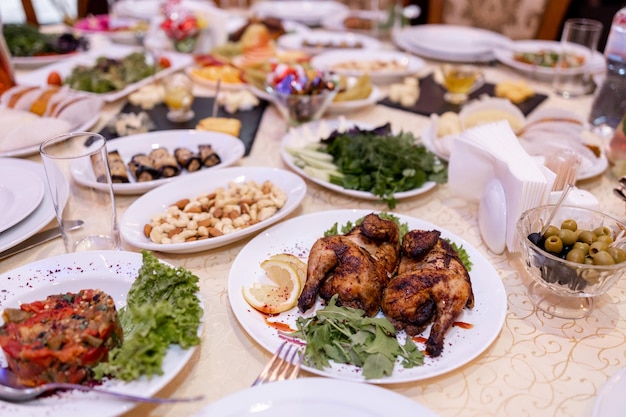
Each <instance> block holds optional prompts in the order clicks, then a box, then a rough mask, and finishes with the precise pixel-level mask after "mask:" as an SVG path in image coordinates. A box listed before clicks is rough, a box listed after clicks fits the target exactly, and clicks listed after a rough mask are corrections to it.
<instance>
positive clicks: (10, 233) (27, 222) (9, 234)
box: [0, 158, 69, 252]
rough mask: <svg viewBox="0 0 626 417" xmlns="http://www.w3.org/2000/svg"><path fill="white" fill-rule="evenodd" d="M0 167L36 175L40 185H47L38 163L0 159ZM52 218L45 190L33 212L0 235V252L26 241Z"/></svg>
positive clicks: (49, 199) (48, 195)
mask: <svg viewBox="0 0 626 417" xmlns="http://www.w3.org/2000/svg"><path fill="white" fill-rule="evenodd" d="M0 165H2V167H3V168H6V169H12V168H16V169H26V170H28V171H30V172H32V173H33V174H35V175H37V177H38V178H39V179H40V180H41V181H42V183H44V184H46V183H47V180H46V173H45V171H44V168H43V165H41V164H39V163H36V162H32V161H28V160H24V159H13V158H0ZM45 187H47V186H45ZM45 187H44V188H45ZM68 193H69V184H68V186H67V190H66V192H65V194H66V195H67V194H68ZM54 218H55V213H54V206H53V204H52V198H51V197H50V193H49V192H48V190H47V189H45V191H44V195H43V199H42V200H41V203H40V204H39V206H37V208H36V209H35V210H33V211H32V213H30V215H29V216H28V217H26V218H25V219H24V220H22V221H21V222H19V223H18V224H16V225H15V226H13V227H11V228H10V229H7V230H5V231H4V232H2V233H0V252H1V251H3V250H5V249H8V248H10V247H12V246H15V245H17V244H18V243H20V242H22V241H24V240H26V239H28V238H29V237H31V236H32V235H34V234H35V233H37V232H38V231H39V230H41V229H42V228H43V227H44V226H46V225H47V224H48V223H50V221H51V220H52V219H54Z"/></svg>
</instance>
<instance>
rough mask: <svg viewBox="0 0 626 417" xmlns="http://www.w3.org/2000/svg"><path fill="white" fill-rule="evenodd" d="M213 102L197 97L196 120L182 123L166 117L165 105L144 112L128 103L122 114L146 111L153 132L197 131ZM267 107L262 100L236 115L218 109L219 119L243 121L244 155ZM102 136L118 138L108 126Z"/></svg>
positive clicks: (195, 102) (252, 141) (194, 107)
mask: <svg viewBox="0 0 626 417" xmlns="http://www.w3.org/2000/svg"><path fill="white" fill-rule="evenodd" d="M213 101H214V98H213V97H196V98H195V100H194V102H193V105H192V106H191V107H192V109H193V111H194V112H195V116H194V118H193V119H191V120H189V121H187V122H182V123H174V122H171V121H169V120H168V118H167V116H166V115H167V111H168V110H167V106H165V104H159V105H157V106H155V107H154V108H153V109H151V110H142V109H141V107H139V106H133V105H132V104H130V103H126V105H125V106H124V107H123V108H122V110H121V112H120V113H139V112H141V111H145V112H146V113H148V115H149V116H150V118H151V119H152V121H153V123H154V125H155V128H154V129H153V130H152V131H157V130H171V129H195V127H196V125H197V124H198V122H199V121H200V120H201V119H204V118H205V117H209V116H210V115H211V112H212V111H213ZM267 105H268V103H267V101H265V100H260V103H259V104H258V105H257V106H255V107H254V108H253V109H251V110H247V111H238V112H236V113H235V114H228V113H227V112H226V111H225V110H224V109H223V108H221V106H220V107H219V109H218V112H217V117H232V118H235V119H239V120H241V132H240V133H239V138H240V139H241V141H242V142H243V144H244V146H245V149H246V150H245V154H244V155H248V154H249V153H250V150H251V149H252V144H253V143H254V138H255V137H256V132H257V130H258V129H259V125H260V123H261V118H262V117H263V113H264V112H265V109H266V108H267ZM100 134H101V135H102V136H104V137H105V138H107V139H115V138H117V137H118V136H117V135H116V134H114V133H113V132H111V131H110V130H109V128H108V127H106V126H105V128H104V129H102V131H101V132H100Z"/></svg>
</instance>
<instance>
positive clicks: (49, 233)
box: [0, 220, 85, 260]
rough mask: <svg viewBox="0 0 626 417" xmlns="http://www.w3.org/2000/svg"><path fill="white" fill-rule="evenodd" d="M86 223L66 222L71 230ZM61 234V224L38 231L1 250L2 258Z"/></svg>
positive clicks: (0, 256) (80, 221)
mask: <svg viewBox="0 0 626 417" xmlns="http://www.w3.org/2000/svg"><path fill="white" fill-rule="evenodd" d="M84 223H85V222H83V221H82V220H69V221H68V222H66V225H67V226H69V230H74V229H78V228H79V227H81V226H82V225H83V224H84ZM59 236H61V228H60V227H59V226H57V227H54V228H52V229H48V230H44V231H42V232H39V233H36V234H34V235H32V236H31V237H29V238H28V239H26V240H25V241H23V242H20V243H18V244H17V245H15V246H13V247H12V248H9V249H7V250H5V251H3V252H0V260H2V259H5V258H8V257H9V256H12V255H15V254H16V253H20V252H23V251H25V250H26V249H30V248H34V247H35V246H37V245H41V244H42V243H45V242H48V241H50V240H52V239H55V238H57V237H59Z"/></svg>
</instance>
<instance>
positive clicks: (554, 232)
mask: <svg viewBox="0 0 626 417" xmlns="http://www.w3.org/2000/svg"><path fill="white" fill-rule="evenodd" d="M558 233H559V228H558V227H556V226H553V225H550V226H548V228H547V229H546V232H545V233H544V234H543V237H544V238H546V239H547V238H549V237H550V236H555V235H557V234H558Z"/></svg>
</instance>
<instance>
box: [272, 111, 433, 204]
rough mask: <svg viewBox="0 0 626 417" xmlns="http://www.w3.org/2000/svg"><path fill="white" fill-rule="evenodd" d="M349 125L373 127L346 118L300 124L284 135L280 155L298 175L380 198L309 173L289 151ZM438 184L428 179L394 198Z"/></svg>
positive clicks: (350, 193) (358, 195)
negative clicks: (417, 186) (419, 185)
mask: <svg viewBox="0 0 626 417" xmlns="http://www.w3.org/2000/svg"><path fill="white" fill-rule="evenodd" d="M340 126H342V127H349V126H359V127H361V128H363V129H371V128H372V126H366V125H364V124H362V123H357V122H352V121H344V120H339V119H335V120H321V121H316V122H311V123H306V124H304V125H302V126H298V127H295V128H291V129H290V130H289V132H287V134H286V135H285V136H283V139H282V141H281V142H280V156H281V157H282V158H283V161H284V162H285V164H287V166H288V167H289V168H291V169H292V170H293V171H295V172H297V173H298V175H301V176H303V177H304V178H307V179H308V180H310V181H312V182H314V183H316V184H318V185H321V186H322V187H325V188H328V189H329V190H333V191H335V192H338V193H340V194H344V195H348V196H350V197H354V198H361V199H364V200H380V197H379V196H377V195H374V194H372V193H370V192H368V191H359V190H349V189H347V188H343V187H341V186H339V185H336V184H333V183H330V182H328V181H324V180H321V179H319V178H317V177H313V176H311V175H309V174H307V173H306V172H305V171H304V170H303V169H302V168H300V167H299V166H297V165H296V164H295V163H294V158H293V156H292V155H291V154H290V153H289V152H287V148H290V147H292V148H301V147H303V146H304V145H305V144H306V142H307V141H309V142H311V141H313V142H319V138H320V137H327V136H328V135H329V134H330V133H331V132H332V131H333V130H336V129H337V128H338V127H340ZM436 185H437V184H436V183H435V182H433V181H428V182H426V183H424V185H423V186H421V187H420V188H416V189H414V190H409V191H403V192H400V193H395V194H394V195H393V197H394V198H396V199H398V200H401V199H403V198H409V197H415V196H416V195H420V194H423V193H425V192H427V191H429V190H431V189H433V188H434V187H435V186H436Z"/></svg>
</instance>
